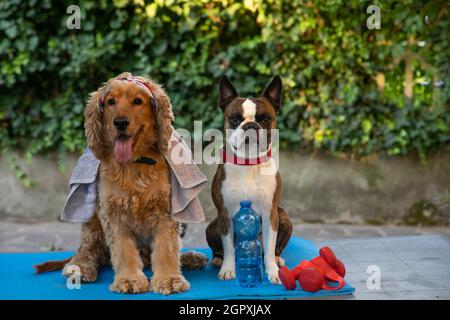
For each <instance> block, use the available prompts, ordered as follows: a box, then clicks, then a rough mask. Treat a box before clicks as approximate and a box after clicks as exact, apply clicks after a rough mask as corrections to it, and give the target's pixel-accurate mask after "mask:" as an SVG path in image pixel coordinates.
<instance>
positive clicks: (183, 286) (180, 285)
mask: <svg viewBox="0 0 450 320" xmlns="http://www.w3.org/2000/svg"><path fill="white" fill-rule="evenodd" d="M150 285H151V289H152V291H153V292H155V293H162V294H166V295H167V294H172V293H179V292H183V291H187V290H189V288H190V285H189V282H187V281H186V279H185V278H184V277H183V276H182V275H181V274H180V275H178V276H172V277H158V276H153V277H152V279H151V280H150Z"/></svg>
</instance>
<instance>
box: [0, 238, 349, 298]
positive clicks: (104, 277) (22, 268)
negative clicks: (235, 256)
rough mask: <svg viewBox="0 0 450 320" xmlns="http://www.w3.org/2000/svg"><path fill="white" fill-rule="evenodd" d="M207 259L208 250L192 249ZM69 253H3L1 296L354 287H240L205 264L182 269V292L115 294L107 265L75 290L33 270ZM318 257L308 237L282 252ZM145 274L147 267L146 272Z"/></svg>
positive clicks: (292, 294)
mask: <svg viewBox="0 0 450 320" xmlns="http://www.w3.org/2000/svg"><path fill="white" fill-rule="evenodd" d="M196 251H200V252H203V253H205V254H206V255H208V257H209V258H211V250H209V249H196ZM72 254H73V253H72V252H44V253H2V254H0V299H1V300H5V299H28V300H29V299H31V300H34V299H45V300H53V299H54V300H72V299H73V300H119V299H122V300H148V299H155V300H166V299H175V300H178V299H186V300H197V299H287V298H299V297H316V296H333V295H346V294H352V293H353V292H354V291H355V289H354V288H353V287H352V286H350V285H349V284H348V283H347V284H346V285H345V286H344V287H343V288H342V289H340V290H337V291H325V290H321V291H318V292H316V293H309V292H306V291H303V290H301V289H300V287H299V286H297V288H296V289H295V290H292V291H288V290H286V289H284V287H283V286H281V285H272V284H270V283H269V282H268V281H267V278H266V279H265V281H264V283H263V284H262V285H261V286H259V287H257V288H242V287H240V286H239V285H238V283H237V282H236V281H235V280H229V281H221V280H218V279H217V273H218V269H213V268H211V267H210V266H208V267H207V268H206V269H204V270H200V271H185V272H183V274H184V276H185V277H186V279H187V280H188V281H189V282H190V284H191V289H190V290H189V291H187V292H183V293H178V294H173V295H170V296H164V295H161V294H156V293H150V292H149V293H143V294H135V295H131V294H119V293H114V292H110V291H109V290H108V286H109V285H110V284H111V283H112V281H113V276H114V274H113V271H112V269H111V268H110V267H108V268H104V269H102V270H101V271H100V272H99V276H98V279H97V281H96V282H94V283H82V284H81V288H80V289H72V290H70V289H68V288H67V287H66V278H64V277H63V276H62V275H61V272H60V271H55V272H49V273H43V274H39V275H37V274H35V273H34V269H33V265H35V264H38V263H42V262H45V261H49V260H59V259H64V258H67V257H70V256H71V255H72ZM317 255H318V249H317V248H316V247H315V246H314V245H313V244H312V243H311V242H309V241H307V240H304V239H301V238H297V237H293V238H291V240H290V241H289V244H288V246H287V248H286V249H285V251H284V252H283V257H284V259H285V260H286V264H287V266H288V267H289V268H293V267H295V266H296V265H297V264H298V263H299V262H300V261H302V260H305V259H306V260H310V259H312V258H314V257H316V256H317ZM145 273H146V274H147V275H148V276H150V275H151V271H150V270H149V269H146V270H145Z"/></svg>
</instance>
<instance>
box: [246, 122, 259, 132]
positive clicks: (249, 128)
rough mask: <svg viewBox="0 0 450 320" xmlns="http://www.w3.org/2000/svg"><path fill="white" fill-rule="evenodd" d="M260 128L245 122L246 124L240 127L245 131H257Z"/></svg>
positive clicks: (254, 123)
mask: <svg viewBox="0 0 450 320" xmlns="http://www.w3.org/2000/svg"><path fill="white" fill-rule="evenodd" d="M259 128H260V126H259V124H257V123H256V122H253V121H252V122H247V123H246V124H244V126H243V127H242V130H244V131H247V130H255V131H256V130H258V129H259Z"/></svg>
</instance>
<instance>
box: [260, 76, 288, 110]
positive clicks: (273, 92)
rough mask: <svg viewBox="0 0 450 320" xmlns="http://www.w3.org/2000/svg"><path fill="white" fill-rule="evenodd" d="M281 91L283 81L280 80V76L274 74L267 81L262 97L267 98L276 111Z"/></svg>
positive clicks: (279, 104)
mask: <svg viewBox="0 0 450 320" xmlns="http://www.w3.org/2000/svg"><path fill="white" fill-rule="evenodd" d="M282 92H283V83H282V82H281V78H280V76H278V75H276V76H275V77H273V79H272V80H271V81H270V82H269V84H268V85H267V86H266V88H265V89H264V92H263V97H264V98H266V99H267V100H269V102H270V103H271V104H272V105H273V107H274V108H275V111H276V112H278V110H280V107H281V94H282Z"/></svg>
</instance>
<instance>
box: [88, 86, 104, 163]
mask: <svg viewBox="0 0 450 320" xmlns="http://www.w3.org/2000/svg"><path fill="white" fill-rule="evenodd" d="M105 90H106V84H103V85H102V86H101V87H100V88H99V89H98V90H97V91H95V92H92V93H91V94H90V97H89V100H88V102H87V105H86V109H85V110H84V130H85V134H86V138H87V144H88V147H89V148H90V149H91V150H92V152H93V153H94V155H95V157H96V158H97V159H102V158H103V157H104V156H105V144H106V143H105V138H104V132H103V112H102V109H103V97H104V95H105Z"/></svg>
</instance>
